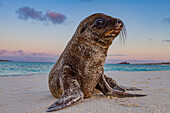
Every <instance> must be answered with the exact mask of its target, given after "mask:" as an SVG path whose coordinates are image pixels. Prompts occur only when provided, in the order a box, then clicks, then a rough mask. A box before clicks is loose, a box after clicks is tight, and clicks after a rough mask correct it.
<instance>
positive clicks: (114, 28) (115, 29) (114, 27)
mask: <svg viewBox="0 0 170 113" xmlns="http://www.w3.org/2000/svg"><path fill="white" fill-rule="evenodd" d="M110 26H111V28H110V29H109V30H108V31H106V33H105V35H104V36H105V37H106V38H109V37H111V38H113V37H114V38H115V37H116V36H117V35H119V33H120V31H121V30H122V28H123V26H124V25H123V22H122V21H121V20H120V19H115V18H114V19H112V20H111V22H110Z"/></svg>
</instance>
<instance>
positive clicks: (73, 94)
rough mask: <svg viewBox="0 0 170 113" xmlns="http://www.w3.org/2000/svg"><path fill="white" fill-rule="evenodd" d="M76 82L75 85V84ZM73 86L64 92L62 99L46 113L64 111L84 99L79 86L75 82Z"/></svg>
mask: <svg viewBox="0 0 170 113" xmlns="http://www.w3.org/2000/svg"><path fill="white" fill-rule="evenodd" d="M74 82H75V83H74ZM70 83H72V86H71V87H70V86H68V89H66V90H64V93H63V95H62V96H61V98H60V99H59V100H58V101H56V102H54V103H53V104H52V105H51V106H50V107H49V108H48V109H47V111H46V112H51V111H56V110H59V109H62V108H64V107H67V106H70V105H73V104H74V103H76V102H78V101H80V100H82V99H83V97H84V95H83V92H82V91H81V90H80V87H79V84H77V82H76V81H75V80H74V81H72V82H70Z"/></svg>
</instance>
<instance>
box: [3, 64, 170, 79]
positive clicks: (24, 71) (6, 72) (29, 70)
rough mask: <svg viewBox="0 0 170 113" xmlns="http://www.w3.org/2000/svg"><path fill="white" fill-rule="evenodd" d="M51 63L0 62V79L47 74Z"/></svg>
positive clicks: (128, 68)
mask: <svg viewBox="0 0 170 113" xmlns="http://www.w3.org/2000/svg"><path fill="white" fill-rule="evenodd" d="M54 64H55V63H51V62H0V77H7V76H25V75H40V74H48V73H49V72H50V70H51V68H52V67H53V65H54ZM104 70H105V71H106V72H107V71H113V72H119V71H124V72H138V71H166V70H170V65H134V64H105V65H104Z"/></svg>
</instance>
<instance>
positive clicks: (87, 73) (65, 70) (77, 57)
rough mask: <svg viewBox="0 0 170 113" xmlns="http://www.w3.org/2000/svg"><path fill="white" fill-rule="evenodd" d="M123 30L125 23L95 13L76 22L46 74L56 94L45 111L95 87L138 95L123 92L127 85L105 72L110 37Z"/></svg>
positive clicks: (73, 100)
mask: <svg viewBox="0 0 170 113" xmlns="http://www.w3.org/2000/svg"><path fill="white" fill-rule="evenodd" d="M121 31H122V34H124V32H123V31H124V24H123V22H122V21H121V20H120V19H117V18H113V17H111V16H108V15H105V14H101V13H96V14H93V15H91V16H89V17H87V18H85V19H84V20H83V21H82V22H81V23H80V24H79V26H78V28H77V30H76V32H75V34H74V35H73V37H72V39H71V40H70V41H69V43H68V45H67V46H66V48H65V50H64V51H63V53H62V54H61V56H60V58H59V59H58V61H57V62H56V64H55V65H54V66H53V68H52V69H51V71H50V74H49V89H50V91H51V93H52V95H53V96H54V97H56V98H59V100H58V101H56V102H54V103H53V104H52V105H51V106H50V107H49V108H48V109H47V112H50V111H56V110H59V109H62V108H64V107H66V106H69V105H72V104H74V103H77V102H79V101H80V100H82V99H83V98H87V97H91V96H92V93H93V91H94V89H95V88H96V89H98V90H99V91H101V92H102V93H103V94H104V95H111V96H116V97H138V96H139V97H140V96H145V95H142V94H129V93H124V91H125V90H126V89H127V90H128V89H129V90H138V89H137V88H126V87H121V86H119V85H117V83H116V82H115V81H114V80H113V79H112V78H109V77H107V76H106V75H104V69H103V66H104V63H105V59H106V57H107V51H108V49H109V46H110V45H111V44H112V41H113V40H114V39H115V37H117V36H118V35H119V34H120V32H121Z"/></svg>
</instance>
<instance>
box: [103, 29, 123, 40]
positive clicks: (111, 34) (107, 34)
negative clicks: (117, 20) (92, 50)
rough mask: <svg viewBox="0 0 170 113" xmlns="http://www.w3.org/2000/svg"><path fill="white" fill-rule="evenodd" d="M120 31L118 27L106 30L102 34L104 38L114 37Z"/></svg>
mask: <svg viewBox="0 0 170 113" xmlns="http://www.w3.org/2000/svg"><path fill="white" fill-rule="evenodd" d="M119 33H120V29H116V30H110V31H107V32H106V33H105V35H104V37H105V38H113V37H116V36H117V35H118V34H119Z"/></svg>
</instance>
